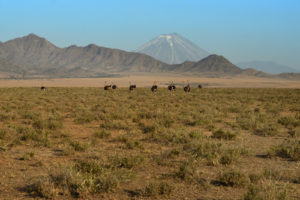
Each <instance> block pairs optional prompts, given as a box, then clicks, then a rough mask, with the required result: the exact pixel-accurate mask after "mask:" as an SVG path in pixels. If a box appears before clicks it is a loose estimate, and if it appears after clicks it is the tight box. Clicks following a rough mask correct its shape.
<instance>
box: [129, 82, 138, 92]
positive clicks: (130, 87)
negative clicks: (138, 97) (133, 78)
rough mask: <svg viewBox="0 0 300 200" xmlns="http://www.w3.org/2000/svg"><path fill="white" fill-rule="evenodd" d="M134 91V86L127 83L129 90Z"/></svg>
mask: <svg viewBox="0 0 300 200" xmlns="http://www.w3.org/2000/svg"><path fill="white" fill-rule="evenodd" d="M135 89H136V85H131V82H129V90H130V91H132V90H135Z"/></svg>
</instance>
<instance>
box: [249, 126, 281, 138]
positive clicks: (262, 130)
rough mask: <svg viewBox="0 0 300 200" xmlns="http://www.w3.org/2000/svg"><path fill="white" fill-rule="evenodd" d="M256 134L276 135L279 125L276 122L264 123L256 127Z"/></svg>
mask: <svg viewBox="0 0 300 200" xmlns="http://www.w3.org/2000/svg"><path fill="white" fill-rule="evenodd" d="M254 134H255V135H260V136H275V135H277V134H278V126H277V125H276V124H263V125H262V126H260V127H257V128H256V129H254Z"/></svg>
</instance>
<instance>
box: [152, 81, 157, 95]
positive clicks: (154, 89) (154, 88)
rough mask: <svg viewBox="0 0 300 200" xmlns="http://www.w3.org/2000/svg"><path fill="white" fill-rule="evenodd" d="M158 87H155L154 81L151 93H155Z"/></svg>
mask: <svg viewBox="0 0 300 200" xmlns="http://www.w3.org/2000/svg"><path fill="white" fill-rule="evenodd" d="M157 88H158V86H157V85H156V81H154V83H153V85H152V87H151V91H152V92H156V91H157Z"/></svg>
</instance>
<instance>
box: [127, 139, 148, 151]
mask: <svg viewBox="0 0 300 200" xmlns="http://www.w3.org/2000/svg"><path fill="white" fill-rule="evenodd" d="M125 145H126V148H127V149H134V148H140V149H144V147H143V145H142V143H140V142H139V141H132V140H129V141H127V142H126V143H125Z"/></svg>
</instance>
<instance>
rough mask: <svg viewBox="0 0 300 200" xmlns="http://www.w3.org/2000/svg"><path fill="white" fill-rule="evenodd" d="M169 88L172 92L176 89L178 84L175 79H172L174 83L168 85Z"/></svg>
mask: <svg viewBox="0 0 300 200" xmlns="http://www.w3.org/2000/svg"><path fill="white" fill-rule="evenodd" d="M168 90H169V91H171V92H172V91H175V90H176V86H175V85H174V83H173V81H172V83H171V84H170V85H169V86H168Z"/></svg>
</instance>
